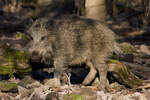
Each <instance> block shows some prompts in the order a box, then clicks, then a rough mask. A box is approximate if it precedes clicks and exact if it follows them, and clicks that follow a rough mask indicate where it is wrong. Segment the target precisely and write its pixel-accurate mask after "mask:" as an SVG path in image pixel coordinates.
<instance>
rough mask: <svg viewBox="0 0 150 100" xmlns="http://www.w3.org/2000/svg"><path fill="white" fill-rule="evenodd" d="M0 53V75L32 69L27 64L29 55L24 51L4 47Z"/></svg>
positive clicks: (10, 74)
mask: <svg viewBox="0 0 150 100" xmlns="http://www.w3.org/2000/svg"><path fill="white" fill-rule="evenodd" d="M1 52H2V54H1V55H0V75H9V76H12V75H13V74H14V73H21V74H24V73H27V72H30V71H31V70H32V68H31V66H30V65H29V64H28V59H29V56H28V54H27V53H26V52H25V51H17V50H13V49H11V48H9V47H4V48H3V49H2V50H1Z"/></svg>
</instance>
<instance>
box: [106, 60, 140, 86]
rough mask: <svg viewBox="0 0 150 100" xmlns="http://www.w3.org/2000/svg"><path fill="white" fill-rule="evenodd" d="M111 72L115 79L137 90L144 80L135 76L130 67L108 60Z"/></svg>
mask: <svg viewBox="0 0 150 100" xmlns="http://www.w3.org/2000/svg"><path fill="white" fill-rule="evenodd" d="M107 64H108V66H109V68H108V69H109V71H110V72H112V73H113V77H114V78H115V79H116V80H117V81H118V82H120V83H122V84H124V85H126V86H128V87H130V88H137V87H138V86H140V85H142V83H143V80H141V79H139V78H138V77H137V76H136V75H134V74H133V73H132V72H131V71H130V70H129V69H128V67H127V66H126V65H125V64H124V63H121V62H119V61H118V60H108V61H107Z"/></svg>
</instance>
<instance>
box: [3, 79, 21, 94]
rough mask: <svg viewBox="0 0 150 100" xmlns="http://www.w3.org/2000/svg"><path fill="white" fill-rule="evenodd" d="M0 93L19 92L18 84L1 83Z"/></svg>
mask: <svg viewBox="0 0 150 100" xmlns="http://www.w3.org/2000/svg"><path fill="white" fill-rule="evenodd" d="M0 91H2V92H17V91H18V88H17V84H16V83H10V82H3V81H0Z"/></svg>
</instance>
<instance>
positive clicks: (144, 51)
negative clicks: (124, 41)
mask: <svg viewBox="0 0 150 100" xmlns="http://www.w3.org/2000/svg"><path fill="white" fill-rule="evenodd" d="M140 51H141V52H142V53H145V54H147V55H150V50H149V49H148V47H147V46H146V45H141V46H140Z"/></svg>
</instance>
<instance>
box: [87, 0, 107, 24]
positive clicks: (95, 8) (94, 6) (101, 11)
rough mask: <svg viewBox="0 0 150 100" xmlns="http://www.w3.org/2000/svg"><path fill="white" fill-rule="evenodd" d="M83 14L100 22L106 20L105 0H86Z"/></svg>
mask: <svg viewBox="0 0 150 100" xmlns="http://www.w3.org/2000/svg"><path fill="white" fill-rule="evenodd" d="M85 16H86V17H87V18H92V19H97V20H100V21H102V22H105V20H106V3H105V0H86V2H85Z"/></svg>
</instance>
